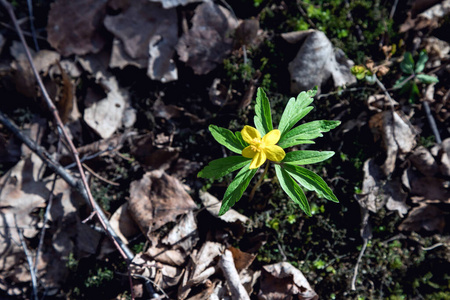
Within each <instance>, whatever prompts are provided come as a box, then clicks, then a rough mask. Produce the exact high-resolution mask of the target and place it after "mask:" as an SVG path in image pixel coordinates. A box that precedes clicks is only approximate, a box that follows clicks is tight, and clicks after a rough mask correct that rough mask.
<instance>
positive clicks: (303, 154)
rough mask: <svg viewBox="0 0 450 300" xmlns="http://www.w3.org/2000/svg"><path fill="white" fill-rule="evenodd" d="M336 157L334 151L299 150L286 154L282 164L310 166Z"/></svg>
mask: <svg viewBox="0 0 450 300" xmlns="http://www.w3.org/2000/svg"><path fill="white" fill-rule="evenodd" d="M333 155H334V152H333V151H312V150H299V151H291V152H288V153H286V156H285V157H284V159H283V160H282V162H286V163H291V164H296V165H308V164H314V163H318V162H321V161H324V160H326V159H328V158H330V157H332V156H333Z"/></svg>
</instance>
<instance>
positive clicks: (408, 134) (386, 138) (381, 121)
mask: <svg viewBox="0 0 450 300" xmlns="http://www.w3.org/2000/svg"><path fill="white" fill-rule="evenodd" d="M369 125H370V127H371V129H372V131H373V132H374V135H375V137H377V136H381V137H382V139H383V146H384V148H385V149H386V152H387V158H386V161H385V163H384V164H383V166H382V168H383V171H384V173H385V174H386V175H388V174H391V173H392V172H393V171H394V169H395V162H396V160H397V155H398V154H406V153H409V152H410V151H411V150H412V149H413V148H414V146H415V145H416V140H415V138H416V130H415V129H414V128H413V126H412V125H411V123H410V122H409V120H408V119H406V117H404V116H403V115H401V114H400V113H398V112H392V111H384V112H381V113H378V114H376V115H374V116H372V118H371V119H370V121H369Z"/></svg>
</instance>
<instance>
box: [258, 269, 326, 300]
mask: <svg viewBox="0 0 450 300" xmlns="http://www.w3.org/2000/svg"><path fill="white" fill-rule="evenodd" d="M260 282H261V290H260V291H259V294H258V299H264V300H265V299H267V300H269V299H271V300H275V299H280V300H281V299H302V300H317V299H319V296H318V295H317V294H316V292H315V291H314V290H313V289H312V287H311V286H310V285H309V282H308V280H307V279H306V277H305V276H304V275H303V273H302V272H300V270H298V269H296V268H295V267H293V266H292V265H291V264H290V263H288V262H281V263H277V264H273V265H269V266H264V267H263V270H262V272H261V278H260Z"/></svg>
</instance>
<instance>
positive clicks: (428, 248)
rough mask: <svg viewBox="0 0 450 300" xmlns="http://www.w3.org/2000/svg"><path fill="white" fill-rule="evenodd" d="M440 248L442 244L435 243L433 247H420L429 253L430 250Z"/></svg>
mask: <svg viewBox="0 0 450 300" xmlns="http://www.w3.org/2000/svg"><path fill="white" fill-rule="evenodd" d="M440 246H444V244H442V243H437V244H434V245H433V246H430V247H426V248H425V247H422V250H424V251H430V250H433V249H434V248H437V247H440Z"/></svg>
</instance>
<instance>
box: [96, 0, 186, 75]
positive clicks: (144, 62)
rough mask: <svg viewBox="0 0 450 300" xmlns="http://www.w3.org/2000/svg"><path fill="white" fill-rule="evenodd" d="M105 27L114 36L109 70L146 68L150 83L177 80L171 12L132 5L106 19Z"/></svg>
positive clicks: (174, 19) (156, 6)
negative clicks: (112, 68)
mask: <svg viewBox="0 0 450 300" xmlns="http://www.w3.org/2000/svg"><path fill="white" fill-rule="evenodd" d="M104 24H105V27H106V28H107V29H108V30H109V31H110V32H112V33H113V34H114V35H115V36H116V40H115V41H114V43H113V51H112V56H111V61H110V64H109V65H110V67H120V68H123V67H124V66H127V65H134V66H137V67H140V68H147V74H148V76H149V77H150V78H151V79H154V80H161V81H162V82H169V81H173V80H177V79H178V73H177V69H176V66H175V63H174V61H173V60H172V56H173V54H174V52H175V45H176V43H177V41H178V28H177V26H176V24H177V14H176V11H175V9H164V8H162V7H161V6H160V5H159V4H156V3H151V2H150V1H148V0H138V1H132V3H131V4H130V5H129V6H128V7H127V9H126V10H125V11H124V12H122V13H120V14H118V15H114V16H107V17H106V18H105V21H104Z"/></svg>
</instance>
